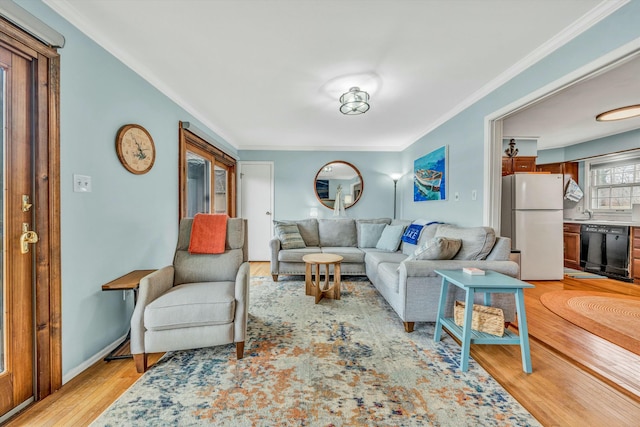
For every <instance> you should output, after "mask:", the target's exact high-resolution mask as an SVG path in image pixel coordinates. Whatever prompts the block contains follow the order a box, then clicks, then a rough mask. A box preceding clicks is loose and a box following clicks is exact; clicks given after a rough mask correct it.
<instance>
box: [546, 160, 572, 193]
mask: <svg viewBox="0 0 640 427" xmlns="http://www.w3.org/2000/svg"><path fill="white" fill-rule="evenodd" d="M536 171H537V172H549V173H561V174H563V175H564V181H563V182H564V188H567V184H568V183H569V179H573V180H574V181H575V182H576V183H578V162H563V163H546V164H544V165H536Z"/></svg>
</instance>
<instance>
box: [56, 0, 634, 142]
mask: <svg viewBox="0 0 640 427" xmlns="http://www.w3.org/2000/svg"><path fill="white" fill-rule="evenodd" d="M45 2H46V3H47V4H48V5H49V6H50V7H52V8H53V9H54V10H56V11H57V12H58V13H60V14H61V15H62V16H63V17H65V18H66V19H68V20H69V21H70V22H71V23H73V24H74V25H76V26H77V27H78V28H79V29H80V30H81V31H83V32H84V33H86V34H87V35H89V36H90V37H91V38H93V39H94V40H95V41H96V42H97V43H99V44H100V45H102V46H103V47H104V48H105V49H107V50H108V51H110V52H111V53H112V54H114V55H115V56H116V57H118V58H119V59H120V60H122V61H123V62H124V63H125V64H127V65H128V66H129V67H130V68H132V69H133V70H134V71H136V72H138V73H139V74H140V75H141V76H142V77H144V78H145V79H146V80H148V81H149V82H151V83H152V84H153V85H154V86H156V87H157V88H158V89H160V90H161V91H162V92H164V93H165V94H166V95H167V96H169V97H170V98H171V99H173V100H174V101H175V102H177V103H178V104H179V105H181V106H182V107H183V108H185V109H186V110H187V111H189V112H190V113H191V114H193V115H194V116H195V117H196V118H198V119H199V120H200V121H202V122H203V123H204V124H205V125H206V126H208V127H210V128H211V129H212V130H214V131H215V132H217V133H218V134H219V135H220V136H222V137H223V138H225V139H226V140H227V142H229V143H230V144H231V145H233V146H234V147H236V148H237V149H269V150H273V149H302V150H367V151H376V150H401V149H403V148H406V147H407V146H409V145H410V144H411V143H413V142H415V141H416V140H417V139H418V138H420V137H421V136H423V135H424V134H426V133H427V132H429V131H430V130H432V129H433V128H435V127H436V126H438V125H439V124H441V123H443V122H444V121H445V120H447V119H448V118H450V117H451V116H453V115H454V114H456V113H457V112H459V111H461V110H462V109H463V108H465V107H466V106H468V105H470V104H471V103H472V102H474V101H476V100H478V99H480V98H481V97H482V96H484V95H486V94H487V93H488V92H489V91H491V90H492V89H494V88H495V87H497V86H498V85H499V84H502V83H503V82H504V81H506V80H508V79H509V78H510V77H512V76H513V75H515V74H516V73H518V72H519V71H521V70H522V69H524V68H525V67H527V66H529V65H531V64H532V63H534V62H535V61H536V60H537V59H539V58H540V57H541V56H543V55H545V54H547V53H548V52H550V51H551V50H552V49H553V48H554V47H557V45H558V44H560V43H563V42H565V41H567V40H568V39H570V38H571V37H573V36H575V35H576V34H578V33H579V32H580V31H583V30H584V29H586V28H588V27H589V26H590V25H592V24H593V23H594V22H597V20H598V19H600V18H602V17H603V16H604V15H606V14H608V13H610V12H611V11H612V10H614V9H616V8H617V7H619V6H620V5H621V4H624V1H620V0H614V1H607V2H601V0H556V1H550V0H549V1H541V0H517V1H514V0H481V1H478V0H423V1H418V0H378V1H375V0H369V1H363V0H325V1H316V0H313V1H312V0H211V1H205V0H163V1H160V0H156V1H151V0H110V1H106V0H45ZM62 54H63V55H64V51H63V52H62ZM352 86H359V87H360V88H361V89H363V90H365V91H367V92H369V94H370V95H371V101H370V104H371V109H370V110H369V111H368V112H367V113H366V114H364V115H360V116H344V115H342V114H341V113H340V112H339V109H338V108H339V103H338V98H339V97H340V95H341V94H342V93H343V92H346V91H347V90H349V88H350V87H352Z"/></svg>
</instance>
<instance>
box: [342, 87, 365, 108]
mask: <svg viewBox="0 0 640 427" xmlns="http://www.w3.org/2000/svg"><path fill="white" fill-rule="evenodd" d="M340 104H342V105H341V106H340V112H341V113H342V114H348V115H355V114H363V113H366V112H367V111H368V110H369V94H368V93H367V92H364V91H362V90H360V88H358V87H352V88H351V89H349V92H347V93H343V94H342V96H341V97H340Z"/></svg>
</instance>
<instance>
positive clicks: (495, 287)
mask: <svg viewBox="0 0 640 427" xmlns="http://www.w3.org/2000/svg"><path fill="white" fill-rule="evenodd" d="M435 272H436V274H439V275H440V276H442V287H441V289H440V303H439V304H438V317H437V321H436V331H435V334H434V336H433V339H434V340H435V341H440V337H441V335H442V327H443V326H444V327H446V328H447V329H448V330H449V331H450V332H451V333H452V334H453V335H454V336H455V337H456V338H458V339H459V340H460V341H461V343H462V350H461V356H460V358H461V363H460V370H461V371H463V372H466V371H467V369H469V349H470V347H471V343H474V344H520V352H521V353H522V370H523V371H524V372H526V373H528V374H530V373H531V371H532V369H531V354H530V352H529V332H528V330H527V315H526V313H525V310H524V288H534V287H535V286H533V285H532V284H529V283H526V282H523V281H521V280H518V279H514V278H513V277H509V276H506V275H504V274H501V273H497V272H495V271H486V272H485V275H480V276H473V275H470V274H467V273H464V272H463V271H462V269H460V270H435ZM450 284H451V285H454V286H457V287H459V288H462V289H464V290H465V291H466V293H467V295H466V298H465V308H464V324H463V326H462V327H460V326H458V325H456V323H455V321H454V320H453V319H452V318H445V317H444V310H445V306H444V305H445V302H446V300H447V293H448V289H449V285H450ZM476 292H483V293H484V304H485V305H490V302H491V301H490V298H491V296H490V295H489V294H491V293H506V294H514V295H515V299H516V312H517V313H518V331H519V335H516V334H515V333H513V332H511V331H509V330H505V334H504V336H502V337H499V336H497V335H492V334H487V333H484V332H479V331H474V330H472V329H471V313H472V311H473V301H474V295H475V293H476Z"/></svg>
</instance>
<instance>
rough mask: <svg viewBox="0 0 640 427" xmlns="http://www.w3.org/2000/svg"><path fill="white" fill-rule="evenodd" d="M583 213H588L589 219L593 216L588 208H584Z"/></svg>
mask: <svg viewBox="0 0 640 427" xmlns="http://www.w3.org/2000/svg"><path fill="white" fill-rule="evenodd" d="M584 213H586V214H587V215H589V219H591V217H592V216H593V212H591V211H590V210H589V209H585V210H584Z"/></svg>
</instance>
